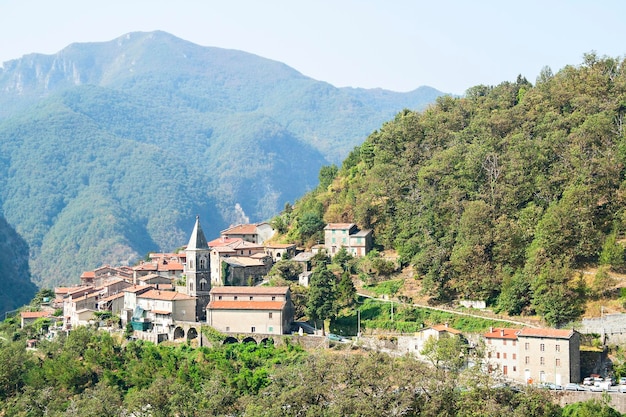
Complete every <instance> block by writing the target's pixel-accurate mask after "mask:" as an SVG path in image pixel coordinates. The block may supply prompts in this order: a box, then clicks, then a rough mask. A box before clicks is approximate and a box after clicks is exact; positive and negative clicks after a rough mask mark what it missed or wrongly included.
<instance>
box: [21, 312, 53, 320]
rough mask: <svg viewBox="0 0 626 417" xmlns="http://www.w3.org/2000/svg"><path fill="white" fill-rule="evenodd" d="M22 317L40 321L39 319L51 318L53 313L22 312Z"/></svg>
mask: <svg viewBox="0 0 626 417" xmlns="http://www.w3.org/2000/svg"><path fill="white" fill-rule="evenodd" d="M20 316H22V318H23V319H38V318H39V317H50V316H52V313H51V312H49V311H22V312H21V313H20Z"/></svg>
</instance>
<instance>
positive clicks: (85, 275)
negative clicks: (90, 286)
mask: <svg viewBox="0 0 626 417" xmlns="http://www.w3.org/2000/svg"><path fill="white" fill-rule="evenodd" d="M80 277H81V278H95V277H96V273H95V272H94V271H85V272H83V273H82V274H80Z"/></svg>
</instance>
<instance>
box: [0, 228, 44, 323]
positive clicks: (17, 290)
mask: <svg viewBox="0 0 626 417" xmlns="http://www.w3.org/2000/svg"><path fill="white" fill-rule="evenodd" d="M36 291H37V287H36V286H35V284H33V283H32V281H31V279H30V270H29V268H28V245H27V244H26V242H25V241H24V239H22V237H21V236H19V235H18V234H17V233H16V232H15V230H13V228H12V227H11V226H10V225H9V224H8V223H7V222H6V220H5V219H4V218H3V217H0V314H2V316H0V317H1V318H2V319H4V315H3V314H4V313H5V312H7V311H11V310H14V309H16V308H19V307H21V306H23V305H24V304H27V303H28V302H29V301H30V300H31V299H32V298H33V296H34V295H35V292H36Z"/></svg>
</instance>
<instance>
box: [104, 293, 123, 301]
mask: <svg viewBox="0 0 626 417" xmlns="http://www.w3.org/2000/svg"><path fill="white" fill-rule="evenodd" d="M122 297H124V293H123V292H118V293H117V294H113V295H110V296H108V297H107V298H103V299H102V300H100V302H101V303H102V302H107V301H111V300H115V299H117V298H122Z"/></svg>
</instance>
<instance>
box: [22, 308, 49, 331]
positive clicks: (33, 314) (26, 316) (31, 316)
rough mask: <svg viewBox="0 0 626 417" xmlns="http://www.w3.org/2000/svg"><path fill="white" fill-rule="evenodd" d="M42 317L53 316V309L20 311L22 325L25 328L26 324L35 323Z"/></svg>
mask: <svg viewBox="0 0 626 417" xmlns="http://www.w3.org/2000/svg"><path fill="white" fill-rule="evenodd" d="M40 318H53V315H52V312H51V311H22V312H21V313H20V327H21V328H22V329H23V328H24V327H25V326H28V325H30V324H33V323H34V322H35V321H36V320H37V319H40Z"/></svg>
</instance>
